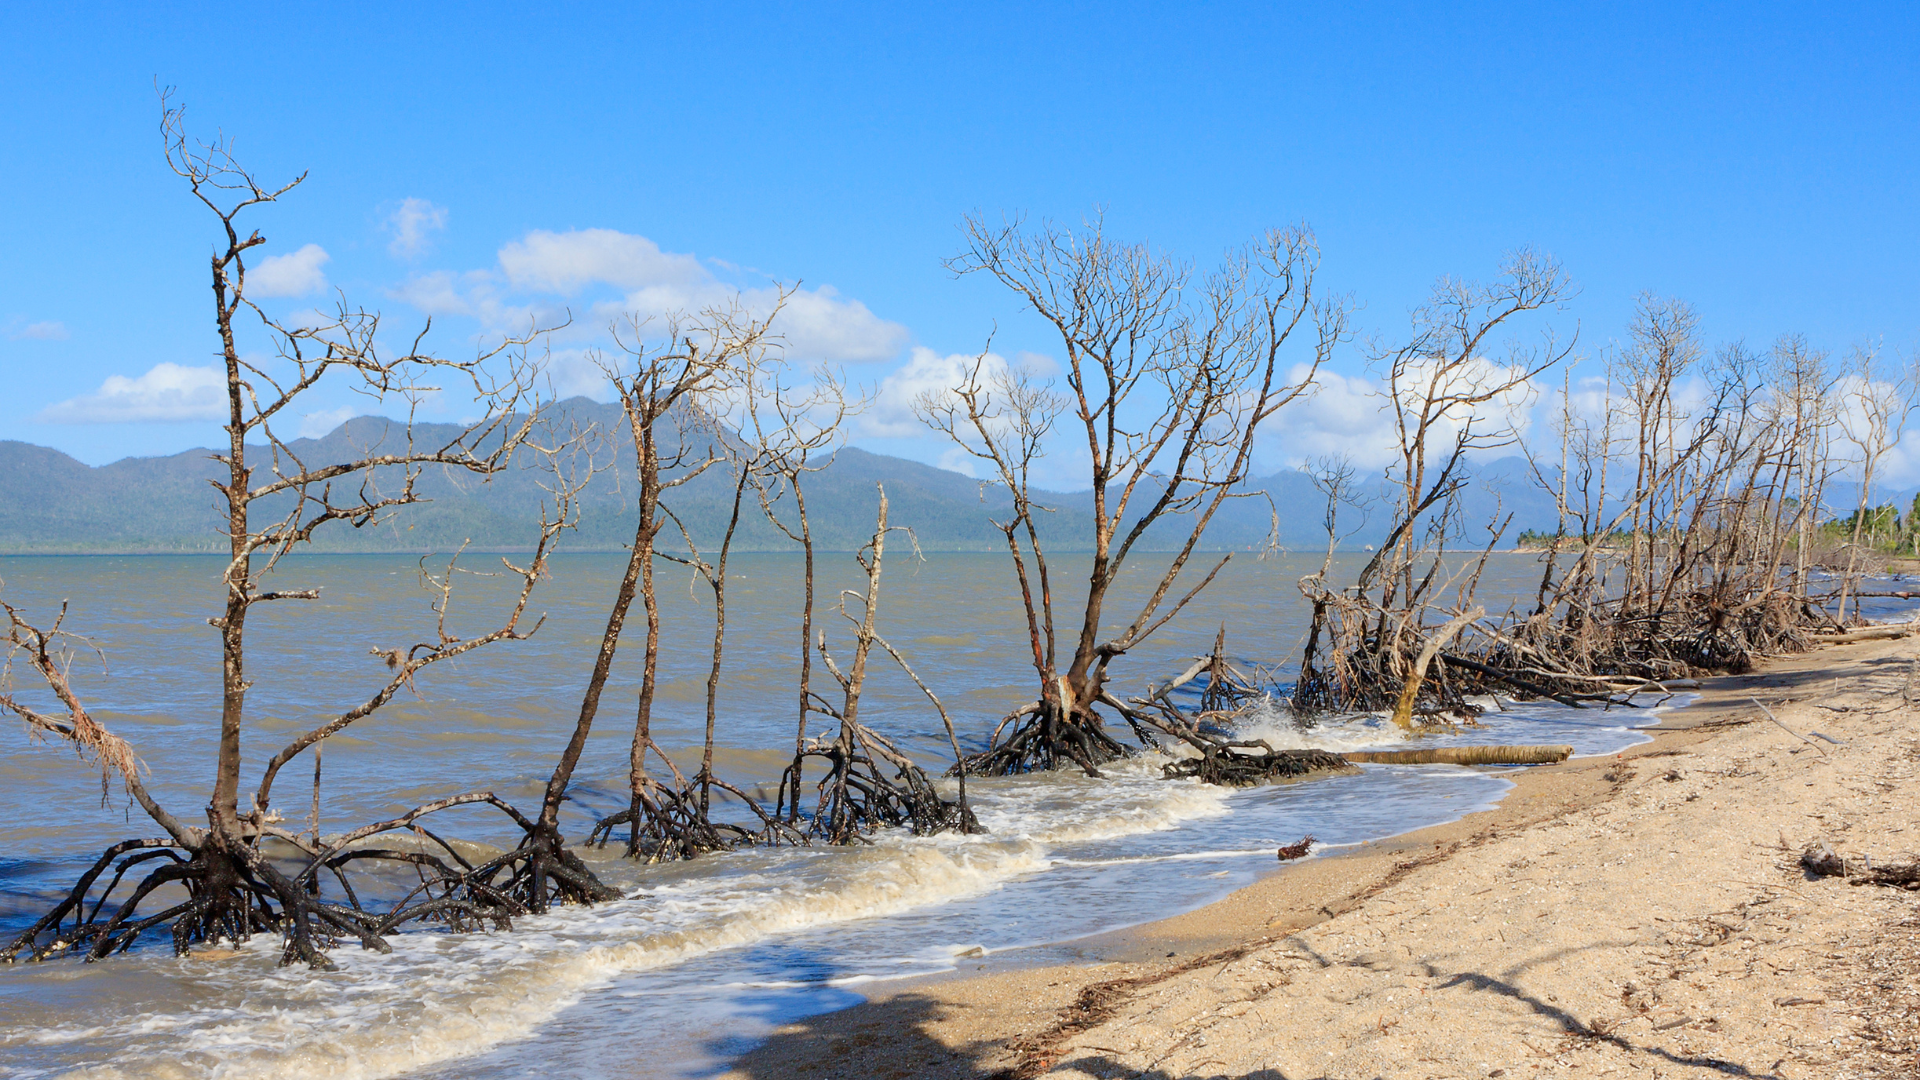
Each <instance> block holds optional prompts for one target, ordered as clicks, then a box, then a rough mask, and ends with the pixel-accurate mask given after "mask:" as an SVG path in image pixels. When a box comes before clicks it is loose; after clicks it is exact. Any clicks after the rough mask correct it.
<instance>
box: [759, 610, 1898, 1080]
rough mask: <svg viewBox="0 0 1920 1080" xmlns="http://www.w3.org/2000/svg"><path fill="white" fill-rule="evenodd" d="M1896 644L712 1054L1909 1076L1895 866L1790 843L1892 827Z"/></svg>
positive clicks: (1378, 1074) (1115, 1068) (1261, 1074)
mask: <svg viewBox="0 0 1920 1080" xmlns="http://www.w3.org/2000/svg"><path fill="white" fill-rule="evenodd" d="M1916 640H1917V639H1914V638H1907V639H1902V640H1894V641H1874V642H1866V643H1860V644H1852V645H1842V646H1830V647H1827V648H1824V649H1820V650H1817V651H1815V652H1812V653H1808V654H1805V655H1801V656H1795V657H1788V658H1785V659H1781V660H1777V661H1774V662H1772V663H1770V664H1768V665H1767V666H1766V667H1765V668H1764V669H1762V670H1760V671H1757V672H1755V673H1753V674H1749V675H1745V676H1739V677H1726V678H1721V679H1716V680H1713V681H1711V682H1710V683H1709V684H1708V685H1707V687H1706V688H1705V689H1704V691H1703V692H1702V694H1701V697H1700V700H1699V701H1698V702H1696V703H1695V704H1693V705H1691V706H1690V707H1688V708H1686V709H1681V710H1675V711H1673V712H1670V713H1668V714H1666V715H1667V719H1666V721H1665V722H1664V723H1663V724H1662V725H1661V727H1659V728H1656V729H1652V730H1653V732H1654V734H1655V739H1654V741H1653V742H1651V743H1647V744H1644V745H1641V746H1637V747H1634V748H1633V749H1631V750H1629V751H1627V752H1625V753H1623V754H1620V755H1618V756H1616V757H1608V758H1601V759H1594V758H1586V759H1578V760H1575V761H1571V762H1568V763H1566V764H1563V765H1559V766H1552V767H1541V768H1532V769H1525V770H1515V771H1514V772H1513V777H1514V779H1515V781H1516V787H1515V789H1514V790H1513V791H1512V792H1510V793H1509V794H1508V795H1507V796H1506V798H1505V799H1503V800H1502V802H1501V803H1500V805H1499V806H1498V807H1497V808H1495V809H1493V810H1490V811H1486V812H1483V813H1477V814H1473V815H1470V816H1468V817H1466V818H1463V819H1462V820H1459V821H1456V822H1453V823H1451V824H1448V825H1443V826H1438V827H1435V828H1430V829H1424V830H1421V831H1418V832H1414V833H1409V834H1407V835H1404V836H1400V837H1396V838H1394V839H1393V840H1390V841H1385V842H1381V843H1377V844H1371V845H1367V846H1365V847H1363V848H1360V849H1358V850H1353V851H1349V852H1345V853H1341V854H1337V855H1331V856H1327V857H1317V858H1313V859H1310V860H1308V861H1306V862H1304V863H1300V864H1295V865H1292V866H1288V867H1286V868H1285V869H1278V863H1277V860H1276V867H1277V872H1276V873H1274V874H1273V875H1271V876H1269V877H1267V878H1264V879H1262V880H1261V881H1259V882H1258V883H1256V884H1255V885H1253V886H1251V887H1249V888H1246V889H1243V890H1241V891H1240V892H1238V893H1235V894H1233V895H1232V896H1230V897H1228V898H1227V899H1225V900H1223V901H1221V902H1219V903H1216V904H1213V905H1210V906H1208V907H1206V908H1203V909H1200V910H1198V911H1194V912H1191V913H1188V914H1184V915H1180V916H1177V917H1174V918H1169V919H1167V920H1164V921H1162V922H1158V923H1153V924H1150V925H1147V926H1143V927H1139V928H1135V929H1133V930H1130V931H1126V932H1123V933H1118V934H1110V935H1105V936H1102V937H1097V938H1089V939H1087V940H1086V941H1084V942H1081V943H1079V944H1080V951H1081V953H1082V955H1084V956H1085V957H1086V958H1087V959H1086V962H1084V963H1079V964H1073V965H1066V966H1053V967H1041V968H1025V969H1018V968H1013V969H1007V968H1002V967H1000V966H998V965H996V964H995V963H994V962H993V960H994V959H995V958H984V959H983V960H982V961H981V962H980V964H979V969H978V970H972V971H963V972H961V973H958V974H956V975H955V976H952V977H948V978H943V979H935V980H923V981H919V982H915V983H907V984H891V985H889V986H887V987H886V988H884V989H882V990H880V991H878V992H874V993H873V994H872V995H871V999H870V1000H869V1001H868V1003H866V1004H864V1005H860V1006H857V1007H855V1008H852V1009H848V1010H845V1011H842V1012H838V1013H832V1014H828V1015H825V1016H820V1017H815V1018H811V1019H808V1020H806V1021H803V1022H801V1023H798V1024H794V1025H790V1026H787V1027H783V1028H780V1029H778V1030H777V1031H776V1033H775V1034H774V1035H773V1036H772V1037H771V1038H770V1039H769V1040H768V1041H767V1042H765V1043H764V1044H763V1045H761V1046H760V1047H759V1048H757V1049H756V1050H754V1051H753V1052H751V1053H750V1054H748V1055H747V1056H746V1057H745V1058H744V1059H742V1060H741V1061H739V1062H738V1063H737V1064H736V1066H735V1067H734V1069H732V1070H731V1071H729V1072H727V1073H726V1074H724V1075H726V1076H727V1077H730V1078H755V1080H787V1078H797V1077H826V1076H832V1077H884V1078H896V1077H929V1078H980V1077H996V1076H1005V1077H1028V1076H1041V1075H1045V1076H1058V1077H1073V1078H1082V1077H1145V1078H1151V1080H1172V1078H1176V1077H1179V1078H1186V1077H1193V1078H1200V1077H1207V1078H1224V1077H1246V1078H1261V1080H1309V1078H1328V1080H1370V1078H1401V1077H1407V1078H1428V1077H1432V1078H1441V1077H1448V1078H1478V1077H1505V1078H1513V1080H1520V1078H1530V1077H1539V1076H1561V1075H1566V1076H1593V1077H1603V1076H1617V1077H1623V1078H1624V1077H1674V1078H1678V1077H1695V1076H1700V1077H1705V1076H1745V1077H1777V1078H1781V1080H1801V1078H1845V1077H1891V1076H1903V1077H1910V1076H1915V1075H1920V892H1910V891H1906V890H1903V889H1899V888H1892V887H1886V886H1878V885H1856V884H1852V883H1849V882H1848V881H1847V880H1845V879H1843V878H1840V877H1817V876H1814V875H1812V874H1809V873H1808V872H1807V871H1806V870H1804V869H1803V868H1802V867H1801V865H1800V854H1801V852H1802V850H1803V849H1804V848H1805V847H1806V845H1808V844H1809V843H1812V842H1814V841H1816V840H1825V841H1827V842H1828V843H1829V844H1831V845H1832V847H1833V848H1834V849H1835V850H1836V851H1837V852H1838V853H1839V854H1841V855H1842V856H1844V857H1846V858H1848V859H1849V860H1851V861H1852V862H1853V864H1854V865H1866V864H1867V860H1871V862H1872V864H1876V865H1885V864H1887V863H1889V862H1893V861H1898V860H1902V859H1910V858H1912V857H1913V853H1914V852H1915V851H1916V850H1920V813H1916V810H1920V805H1917V802H1920V800H1917V799H1916V793H1915V787H1914V783H1913V778H1914V772H1915V768H1916V766H1920V728H1916V725H1915V724H1914V716H1915V712H1914V702H1915V701H1916V700H1920V685H1916V681H1915V677H1914V673H1915V669H1916V664H1920V661H1916V657H1920V645H1917V644H1916ZM1750 698H1758V699H1760V700H1761V701H1764V702H1766V703H1767V704H1768V705H1769V706H1770V707H1771V708H1772V709H1773V712H1774V713H1775V715H1776V716H1777V717H1778V718H1779V720H1780V722H1781V723H1780V724H1776V723H1774V722H1771V721H1769V720H1768V719H1767V718H1766V717H1765V716H1764V715H1763V714H1762V713H1761V712H1760V710H1758V709H1756V708H1755V707H1754V706H1753V705H1752V704H1751V701H1750V700H1749V699H1750ZM1783 725H1784V726H1783ZM1814 733H1818V734H1814Z"/></svg>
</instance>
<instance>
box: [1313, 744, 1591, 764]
mask: <svg viewBox="0 0 1920 1080" xmlns="http://www.w3.org/2000/svg"><path fill="white" fill-rule="evenodd" d="M1572 754H1573V747H1571V746H1436V747H1433V748H1431V749H1427V750H1349V751H1348V752H1346V753H1344V754H1341V755H1340V756H1341V757H1342V758H1344V759H1346V760H1347V761H1351V762H1361V761H1364V762H1368V763H1370V764H1375V765H1553V764H1557V763H1559V762H1562V761H1565V760H1567V758H1568V757H1570V756H1572Z"/></svg>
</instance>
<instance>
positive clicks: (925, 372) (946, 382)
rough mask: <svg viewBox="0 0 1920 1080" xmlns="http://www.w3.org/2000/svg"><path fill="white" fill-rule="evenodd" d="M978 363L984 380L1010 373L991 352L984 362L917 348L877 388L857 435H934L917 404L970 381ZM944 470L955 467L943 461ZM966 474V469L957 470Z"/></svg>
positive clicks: (885, 437)
mask: <svg viewBox="0 0 1920 1080" xmlns="http://www.w3.org/2000/svg"><path fill="white" fill-rule="evenodd" d="M975 363H980V364H981V378H982V380H983V381H987V380H990V379H991V378H992V377H993V376H994V375H997V374H999V373H1000V372H1003V371H1005V370H1007V361H1006V359H1005V358H1004V357H1002V356H1000V355H999V354H997V353H988V354H987V355H986V359H985V360H984V361H981V359H980V357H978V356H969V355H967V354H966V353H949V354H948V355H946V356H942V355H940V354H939V353H937V352H934V351H933V350H932V349H929V348H926V347H925V346H915V347H914V350H913V354H912V355H911V356H909V357H907V362H906V363H904V364H901V365H900V366H899V367H897V368H895V369H893V371H891V372H889V373H888V374H887V376H886V378H884V379H881V380H880V385H878V386H876V387H875V388H874V396H873V405H872V407H870V408H869V409H867V411H866V412H863V413H861V414H860V416H859V419H858V421H857V424H858V429H857V432H856V433H857V434H858V435H860V436H863V437H866V438H878V439H898V438H914V437H917V436H924V435H928V434H931V432H930V431H929V429H928V428H927V426H926V425H925V424H923V423H921V422H920V418H919V416H918V415H916V414H915V412H914V403H915V402H916V401H918V400H920V396H921V395H922V394H927V393H932V394H944V393H947V392H949V391H951V390H952V389H953V388H954V387H956V386H959V385H960V384H961V383H962V382H964V381H966V377H967V373H968V372H969V371H972V370H973V365H974V364H975ZM942 467H943V468H953V466H952V465H948V464H946V463H945V459H944V458H943V459H942ZM956 471H966V470H956Z"/></svg>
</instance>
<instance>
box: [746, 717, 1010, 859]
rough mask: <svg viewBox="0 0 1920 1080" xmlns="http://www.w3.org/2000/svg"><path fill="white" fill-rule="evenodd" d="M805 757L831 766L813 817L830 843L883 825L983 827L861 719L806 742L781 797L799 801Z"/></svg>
mask: <svg viewBox="0 0 1920 1080" xmlns="http://www.w3.org/2000/svg"><path fill="white" fill-rule="evenodd" d="M807 758H817V759H819V760H821V761H823V762H825V763H826V766H827V774H826V775H825V776H823V777H821V778H820V781H819V783H818V784H817V785H816V786H815V790H816V797H817V802H816V803H815V809H814V812H813V814H812V816H811V817H810V819H809V830H810V832H811V834H812V835H813V836H815V837H818V838H819V839H822V840H825V841H826V842H827V843H830V844H847V843H857V842H861V841H863V840H865V839H866V837H867V836H868V835H869V834H871V833H872V832H873V831H874V830H875V829H877V828H881V827H891V828H907V829H911V830H912V831H913V832H914V833H915V834H916V835H922V836H925V835H930V834H933V833H939V832H947V831H950V830H957V831H959V832H967V833H972V832H980V831H982V830H981V828H980V823H979V822H978V821H977V820H976V819H975V818H974V816H973V810H972V808H971V807H969V806H968V805H966V804H965V803H964V802H959V801H948V800H947V799H945V798H942V797H941V795H940V792H939V791H938V790H937V789H936V788H935V787H934V783H933V780H932V778H931V777H929V776H928V775H927V772H926V770H924V769H922V768H920V766H918V765H916V764H914V763H913V761H912V760H911V759H909V758H908V757H907V756H906V755H905V754H904V753H901V751H900V749H899V748H898V747H896V746H894V745H893V743H891V742H889V741H888V740H887V739H886V738H885V737H884V736H882V735H880V734H878V733H877V732H875V731H873V730H872V729H870V728H867V727H866V726H865V725H862V724H860V723H858V722H857V721H856V722H851V723H849V722H846V721H844V720H843V721H842V723H841V728H840V735H839V736H838V737H837V738H834V739H831V740H824V739H814V740H810V741H809V742H808V743H807V745H806V747H805V749H803V750H802V751H801V753H800V754H799V755H798V756H797V757H796V758H795V762H794V764H793V765H791V766H788V768H787V771H786V773H785V774H784V775H783V776H782V777H781V780H780V791H781V798H782V799H784V800H789V801H797V800H798V799H799V796H800V793H799V785H800V776H801V772H800V766H801V763H802V762H803V761H804V760H805V759H807ZM889 773H890V774H891V776H889V775H888V774H889Z"/></svg>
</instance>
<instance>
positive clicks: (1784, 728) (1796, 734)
mask: <svg viewBox="0 0 1920 1080" xmlns="http://www.w3.org/2000/svg"><path fill="white" fill-rule="evenodd" d="M1747 700H1748V701H1751V702H1753V704H1754V706H1755V707H1757V708H1758V709H1759V710H1760V711H1761V712H1763V713H1766V714H1767V719H1769V720H1771V721H1773V722H1774V724H1776V725H1777V726H1778V727H1779V728H1780V730H1781V731H1784V732H1786V733H1787V734H1789V735H1791V736H1793V737H1794V738H1796V739H1799V740H1800V741H1801V742H1803V743H1806V744H1807V745H1808V746H1811V747H1813V748H1814V749H1815V750H1818V751H1820V756H1821V757H1827V756H1828V755H1827V748H1826V747H1824V746H1821V745H1820V744H1819V743H1817V742H1814V741H1813V740H1812V739H1809V738H1807V737H1806V736H1805V735H1802V734H1800V733H1799V732H1797V731H1795V730H1793V729H1792V728H1790V727H1788V726H1787V725H1785V724H1782V723H1780V718H1779V717H1777V716H1775V715H1773V710H1772V709H1769V708H1767V707H1766V706H1765V705H1762V704H1760V699H1759V698H1748V699H1747ZM1821 737H1822V738H1825V736H1821Z"/></svg>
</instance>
